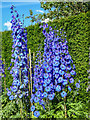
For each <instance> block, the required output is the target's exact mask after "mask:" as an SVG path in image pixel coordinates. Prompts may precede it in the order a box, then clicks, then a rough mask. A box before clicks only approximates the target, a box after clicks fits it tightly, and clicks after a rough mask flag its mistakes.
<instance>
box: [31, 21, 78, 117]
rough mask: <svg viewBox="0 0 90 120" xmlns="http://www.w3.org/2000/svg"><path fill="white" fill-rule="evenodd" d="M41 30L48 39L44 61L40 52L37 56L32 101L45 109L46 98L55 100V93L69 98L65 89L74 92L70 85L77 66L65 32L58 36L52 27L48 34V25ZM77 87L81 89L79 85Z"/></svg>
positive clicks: (45, 42)
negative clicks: (69, 49) (70, 52)
mask: <svg viewBox="0 0 90 120" xmlns="http://www.w3.org/2000/svg"><path fill="white" fill-rule="evenodd" d="M40 28H43V31H42V32H43V34H44V36H45V37H46V39H45V40H44V53H43V57H42V59H39V57H41V55H40V51H39V52H38V55H39V56H36V57H37V58H38V59H37V61H39V62H36V63H37V65H35V69H34V78H33V81H34V84H33V94H32V96H31V99H30V100H31V102H32V103H33V102H35V103H36V102H39V104H40V105H42V106H43V108H44V109H45V107H44V105H45V102H44V100H45V98H47V99H48V100H53V99H54V96H55V91H56V92H61V96H62V97H65V96H67V93H66V91H65V88H66V87H67V89H68V91H71V90H72V89H71V87H70V85H71V84H72V83H74V79H73V77H74V76H75V75H76V72H75V65H73V60H72V59H71V56H70V54H69V51H68V46H67V40H66V35H65V32H64V31H63V30H61V31H60V33H61V36H58V35H57V33H58V32H59V30H53V29H52V27H51V26H50V27H49V33H47V32H46V28H48V24H45V23H44V24H43V26H40ZM71 86H72V85H71ZM76 87H78V88H79V85H78V83H77V84H76ZM41 101H42V102H41ZM32 107H33V106H32ZM32 107H31V108H32ZM34 110H35V109H34ZM32 111H33V110H32ZM38 112H39V111H38ZM39 115H40V114H39V113H38V115H36V114H35V116H37V117H38V116H39Z"/></svg>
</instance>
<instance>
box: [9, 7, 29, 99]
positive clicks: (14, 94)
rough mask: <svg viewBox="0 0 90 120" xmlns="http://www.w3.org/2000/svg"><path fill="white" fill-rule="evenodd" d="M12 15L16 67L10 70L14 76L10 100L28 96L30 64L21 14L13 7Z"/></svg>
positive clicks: (13, 57)
mask: <svg viewBox="0 0 90 120" xmlns="http://www.w3.org/2000/svg"><path fill="white" fill-rule="evenodd" d="M11 13H12V20H11V23H12V26H11V29H12V31H13V32H12V37H13V45H12V59H11V62H14V66H13V67H12V69H11V70H10V74H12V76H13V83H12V86H11V87H10V89H11V91H10V90H9V89H7V91H8V92H9V93H10V94H8V96H9V99H10V100H13V99H16V98H20V99H21V98H23V96H28V64H27V54H28V49H27V33H26V30H25V29H24V28H23V24H22V22H21V21H20V19H19V14H18V12H17V11H16V10H15V7H14V6H13V5H12V6H11Z"/></svg>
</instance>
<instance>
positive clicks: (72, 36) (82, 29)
mask: <svg viewBox="0 0 90 120" xmlns="http://www.w3.org/2000/svg"><path fill="white" fill-rule="evenodd" d="M89 19H90V12H89V11H88V12H87V13H80V14H79V15H74V16H71V17H67V18H61V19H60V20H54V21H53V22H50V21H49V22H48V25H49V26H52V28H53V29H58V30H60V29H61V28H63V29H64V31H66V35H67V41H68V44H67V45H68V48H69V53H70V55H71V57H72V60H73V63H74V64H75V66H76V76H75V78H74V79H75V80H76V81H75V82H77V81H78V80H80V82H81V83H80V90H79V91H78V94H76V97H74V96H73V98H72V97H71V95H69V96H68V99H67V101H68V100H69V102H75V103H80V104H81V103H83V104H84V105H83V104H81V105H82V106H84V107H85V104H86V105H88V104H87V101H88V100H89V98H88V93H87V92H86V88H87V85H88V81H89V80H88V73H87V70H88V69H89V66H88V63H89V46H90V40H89ZM55 26H56V28H55ZM26 29H27V39H28V43H27V44H28V45H27V46H28V49H29V48H30V49H31V52H32V53H33V52H36V51H37V50H38V46H39V45H40V44H41V45H42V46H43V45H44V39H45V37H44V36H43V33H42V29H41V28H39V24H35V25H33V26H32V25H31V26H28V27H26ZM11 33H12V31H4V32H2V59H5V61H6V78H5V79H6V87H10V85H11V81H12V80H11V78H12V76H11V75H10V74H9V71H7V67H9V65H10V61H11V54H12V53H11V50H12V36H11ZM3 87H4V83H3ZM58 96H59V94H57V97H58ZM58 99H60V96H59V98H58ZM55 101H56V100H55ZM59 102H60V101H58V102H57V104H55V103H54V104H53V107H52V108H51V109H52V110H51V111H52V113H51V114H53V116H55V115H59V114H62V116H63V113H62V112H61V113H60V112H59V111H58V112H59V113H57V111H55V110H56V109H57V110H59V109H58V104H59ZM54 105H55V106H56V107H55V108H54ZM60 105H61V104H60ZM69 105H70V104H68V108H67V109H68V110H69ZM72 106H75V105H74V103H73V105H72ZM61 107H63V106H61ZM73 108H75V107H73ZM62 109H63V108H62ZM79 109H80V110H81V112H80V114H79V116H81V113H82V111H83V107H82V108H79ZM53 110H54V111H53ZM74 111H75V110H74ZM72 112H73V110H72ZM85 112H86V114H87V112H88V108H86V111H84V112H83V117H86V116H85V115H86V114H85V115H84V113H85ZM46 114H48V113H46ZM46 114H45V113H44V114H43V115H44V116H45V115H46ZM76 114H77V115H78V113H77V112H76ZM48 116H50V115H49V114H48ZM68 116H70V117H71V116H72V115H71V113H70V111H68ZM73 116H75V115H73ZM42 118H43V116H42ZM73 118H75V117H73ZM79 118H80V117H79Z"/></svg>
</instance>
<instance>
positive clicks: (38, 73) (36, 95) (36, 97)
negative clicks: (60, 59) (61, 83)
mask: <svg viewBox="0 0 90 120" xmlns="http://www.w3.org/2000/svg"><path fill="white" fill-rule="evenodd" d="M36 57H37V59H36V61H35V63H36V64H35V67H34V75H33V89H32V95H31V99H30V101H31V103H39V104H40V105H42V106H43V107H44V102H41V101H43V86H42V84H43V69H42V60H41V52H40V51H37V55H36ZM33 107H34V106H33V105H32V106H31V111H33V112H34V116H35V117H39V115H40V113H39V111H36V109H35V108H34V109H32V108H33Z"/></svg>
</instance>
